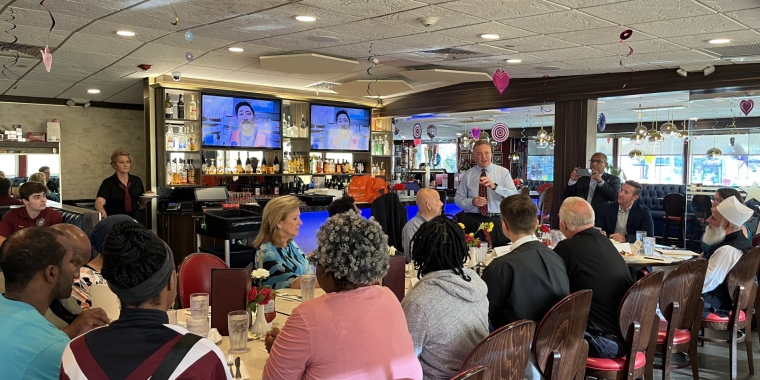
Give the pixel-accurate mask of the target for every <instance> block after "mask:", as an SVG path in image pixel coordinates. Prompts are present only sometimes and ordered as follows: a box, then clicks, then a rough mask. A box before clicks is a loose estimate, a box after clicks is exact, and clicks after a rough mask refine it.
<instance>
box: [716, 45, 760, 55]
mask: <svg viewBox="0 0 760 380" xmlns="http://www.w3.org/2000/svg"><path fill="white" fill-rule="evenodd" d="M705 50H706V51H708V52H710V53H713V54H717V55H719V56H721V57H750V56H760V44H749V45H734V46H716V47H710V48H705Z"/></svg>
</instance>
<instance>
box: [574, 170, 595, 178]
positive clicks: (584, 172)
mask: <svg viewBox="0 0 760 380" xmlns="http://www.w3.org/2000/svg"><path fill="white" fill-rule="evenodd" d="M576 173H577V174H578V175H579V176H581V177H591V175H592V174H594V171H593V170H591V169H578V171H577V172H576Z"/></svg>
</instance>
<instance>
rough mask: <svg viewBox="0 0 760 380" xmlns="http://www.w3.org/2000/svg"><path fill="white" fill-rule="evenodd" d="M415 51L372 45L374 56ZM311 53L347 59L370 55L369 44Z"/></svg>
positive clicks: (392, 46) (381, 44) (392, 45)
mask: <svg viewBox="0 0 760 380" xmlns="http://www.w3.org/2000/svg"><path fill="white" fill-rule="evenodd" d="M411 50H414V49H413V48H410V47H408V46H402V45H398V44H393V43H388V42H385V41H380V42H373V43H372V54H373V55H386V54H398V53H404V52H409V51H411ZM311 51H313V52H315V53H319V54H324V55H334V56H337V57H345V58H365V59H366V58H367V57H369V56H370V54H369V43H358V44H348V45H342V46H333V47H329V48H321V49H312V50H311Z"/></svg>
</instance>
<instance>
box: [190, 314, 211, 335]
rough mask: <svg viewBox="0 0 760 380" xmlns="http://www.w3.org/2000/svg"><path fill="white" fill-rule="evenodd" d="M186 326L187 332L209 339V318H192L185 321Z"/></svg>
mask: <svg viewBox="0 0 760 380" xmlns="http://www.w3.org/2000/svg"><path fill="white" fill-rule="evenodd" d="M185 326H187V331H190V332H191V333H193V334H195V335H198V336H200V337H203V338H207V337H208V330H209V324H208V317H205V316H204V317H201V318H196V317H192V316H191V317H190V318H188V319H187V320H186V321H185Z"/></svg>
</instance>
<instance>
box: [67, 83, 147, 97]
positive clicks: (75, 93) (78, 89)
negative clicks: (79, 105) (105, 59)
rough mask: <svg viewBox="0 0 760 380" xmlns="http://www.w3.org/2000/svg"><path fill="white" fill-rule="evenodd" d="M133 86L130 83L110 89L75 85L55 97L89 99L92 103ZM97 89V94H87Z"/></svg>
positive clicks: (108, 87)
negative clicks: (98, 91)
mask: <svg viewBox="0 0 760 380" xmlns="http://www.w3.org/2000/svg"><path fill="white" fill-rule="evenodd" d="M132 84H134V82H132V83H124V84H123V85H122V86H117V87H112V86H102V85H101V86H97V87H95V86H92V85H86V84H76V85H74V86H71V88H69V89H67V90H65V91H63V92H61V93H59V94H58V96H56V97H57V98H67V99H71V98H81V99H89V100H93V101H103V100H105V99H107V98H109V97H111V96H113V95H116V94H117V93H118V92H120V91H122V90H124V89H125V88H127V87H129V86H131V85H132ZM92 88H97V89H98V90H100V93H99V94H90V93H88V92H87V90H89V89H92Z"/></svg>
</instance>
